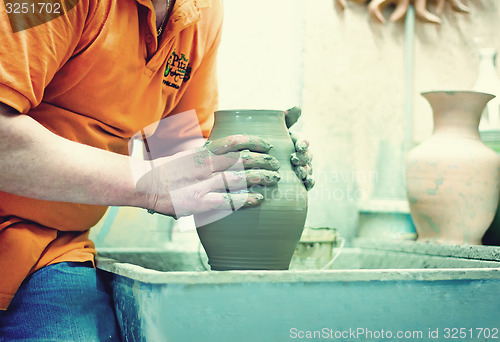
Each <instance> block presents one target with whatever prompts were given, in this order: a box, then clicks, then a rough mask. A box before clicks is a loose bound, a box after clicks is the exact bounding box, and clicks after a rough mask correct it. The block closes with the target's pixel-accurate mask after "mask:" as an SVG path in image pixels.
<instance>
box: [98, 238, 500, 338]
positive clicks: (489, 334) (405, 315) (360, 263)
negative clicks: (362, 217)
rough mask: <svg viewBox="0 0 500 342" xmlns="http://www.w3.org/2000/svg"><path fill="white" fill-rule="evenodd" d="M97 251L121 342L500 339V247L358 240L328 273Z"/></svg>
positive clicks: (297, 265)
mask: <svg viewBox="0 0 500 342" xmlns="http://www.w3.org/2000/svg"><path fill="white" fill-rule="evenodd" d="M309 247H311V248H314V246H313V244H311V245H310V246H309ZM337 252H338V248H336V249H335V250H334V251H333V253H334V254H336V253H337ZM99 254H100V256H99V257H98V268H99V269H100V272H103V274H105V276H106V277H108V280H109V283H110V285H111V288H112V292H113V297H114V301H115V308H116V312H117V316H118V320H119V323H120V327H121V330H122V334H123V339H124V341H155V342H156V341H174V342H176V341H179V342H187V341H214V342H215V341H217V342H225V341H229V342H233V341H234V342H245V341H249V342H257V341H259V342H267V341H269V342H271V341H278V342H282V341H385V340H392V341H447V340H450V341H453V340H454V341H495V340H500V332H499V329H500V302H499V294H500V248H495V247H485V246H442V245H433V244H427V243H418V242H413V241H402V242H395V243H390V242H377V241H370V240H357V241H354V242H353V244H351V245H350V246H349V247H345V248H343V249H342V250H341V251H340V254H339V255H338V258H337V259H336V260H335V261H334V262H333V264H332V265H331V269H305V268H308V267H309V266H307V265H312V264H314V263H311V260H304V258H302V259H301V258H295V259H294V260H293V262H292V269H291V270H290V271H224V272H217V271H206V270H205V267H206V264H205V263H206V259H205V256H204V255H203V254H202V253H198V252H197V251H186V252H183V251H169V250H144V249H142V250H130V249H128V250H123V249H122V250H120V249H102V250H100V251H99ZM330 256H331V255H330ZM453 337H455V338H453Z"/></svg>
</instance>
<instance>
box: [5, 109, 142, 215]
mask: <svg viewBox="0 0 500 342" xmlns="http://www.w3.org/2000/svg"><path fill="white" fill-rule="evenodd" d="M9 111H10V109H9V108H8V107H6V106H3V105H0V160H1V163H0V190H1V191H5V192H9V193H13V194H16V195H20V196H25V197H31V198H36V199H42V200H49V201H63V202H73V203H83V204H96V205H117V206H118V205H129V206H138V207H146V206H147V203H148V198H147V195H146V194H141V193H139V192H138V191H137V190H136V186H135V182H134V179H133V177H132V172H131V168H135V169H136V171H137V172H138V173H141V172H143V170H141V169H146V168H147V167H148V164H146V163H145V162H143V161H140V160H135V159H132V158H130V157H128V156H123V155H119V154H116V153H112V152H109V151H104V150H101V149H97V148H93V147H90V146H87V145H83V144H79V143H75V142H72V141H70V140H67V139H64V138H62V137H60V136H57V135H56V134H53V133H52V132H50V131H49V130H47V129H46V128H45V127H43V126H42V125H40V124H39V123H38V122H36V121H35V120H33V119H32V118H31V117H29V116H26V115H18V114H11V113H9Z"/></svg>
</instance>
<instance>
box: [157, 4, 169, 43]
mask: <svg viewBox="0 0 500 342" xmlns="http://www.w3.org/2000/svg"><path fill="white" fill-rule="evenodd" d="M169 12H170V0H167V12H166V13H165V16H164V17H163V20H162V21H161V24H160V28H158V30H156V36H157V37H159V36H160V35H161V33H162V31H163V27H164V26H165V20H167V17H168V13H169Z"/></svg>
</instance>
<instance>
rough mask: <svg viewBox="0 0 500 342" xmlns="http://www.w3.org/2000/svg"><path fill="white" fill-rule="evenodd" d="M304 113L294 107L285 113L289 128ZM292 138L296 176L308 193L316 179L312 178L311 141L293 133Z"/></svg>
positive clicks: (292, 160)
mask: <svg viewBox="0 0 500 342" xmlns="http://www.w3.org/2000/svg"><path fill="white" fill-rule="evenodd" d="M301 113H302V111H301V109H300V108H299V107H293V108H291V109H289V110H287V111H286V112H285V122H286V126H287V128H290V127H291V126H293V124H295V123H296V122H297V120H298V119H299V117H300V115H301ZM289 133H290V137H291V138H292V142H293V145H294V146H295V152H294V153H292V155H291V157H290V161H291V163H292V166H293V168H294V170H295V174H296V175H297V177H299V179H300V180H301V181H302V183H304V186H305V188H306V190H307V191H309V190H311V189H312V188H313V187H314V184H315V182H314V179H313V178H312V173H313V169H312V164H311V161H312V154H311V153H310V152H309V141H307V140H303V139H299V138H298V137H297V136H296V135H295V134H293V133H292V132H289Z"/></svg>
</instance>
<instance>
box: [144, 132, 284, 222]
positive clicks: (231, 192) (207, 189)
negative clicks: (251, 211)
mask: <svg viewBox="0 0 500 342" xmlns="http://www.w3.org/2000/svg"><path fill="white" fill-rule="evenodd" d="M271 148H272V146H271V145H270V144H269V143H268V142H267V141H266V140H264V139H262V138H259V137H254V136H248V135H232V136H229V137H226V138H221V139H217V140H213V141H207V142H206V143H205V145H204V146H203V147H201V148H197V149H195V150H190V151H184V152H180V153H177V154H175V155H173V156H169V157H164V158H158V159H155V160H153V161H151V163H152V165H153V167H152V169H151V170H149V171H148V172H147V173H146V174H144V175H143V176H142V177H141V178H140V179H139V181H138V182H137V188H138V190H139V191H140V192H142V193H146V194H147V196H148V207H147V208H148V209H149V210H148V211H149V212H151V213H154V212H158V213H162V214H165V215H169V216H172V217H175V218H178V217H181V216H187V215H191V214H198V213H204V212H207V211H210V210H217V209H228V208H229V210H231V208H232V209H233V210H235V209H237V208H240V207H252V206H256V205H258V204H260V203H261V202H262V201H263V200H264V198H263V196H262V195H261V194H260V193H255V192H249V191H247V190H248V189H250V188H251V186H253V185H263V186H271V185H275V184H276V183H277V182H278V181H279V180H280V175H279V173H278V172H277V170H278V169H279V162H278V160H277V159H276V158H275V157H273V156H270V155H269V154H267V153H268V152H269V150H270V149H271Z"/></svg>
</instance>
